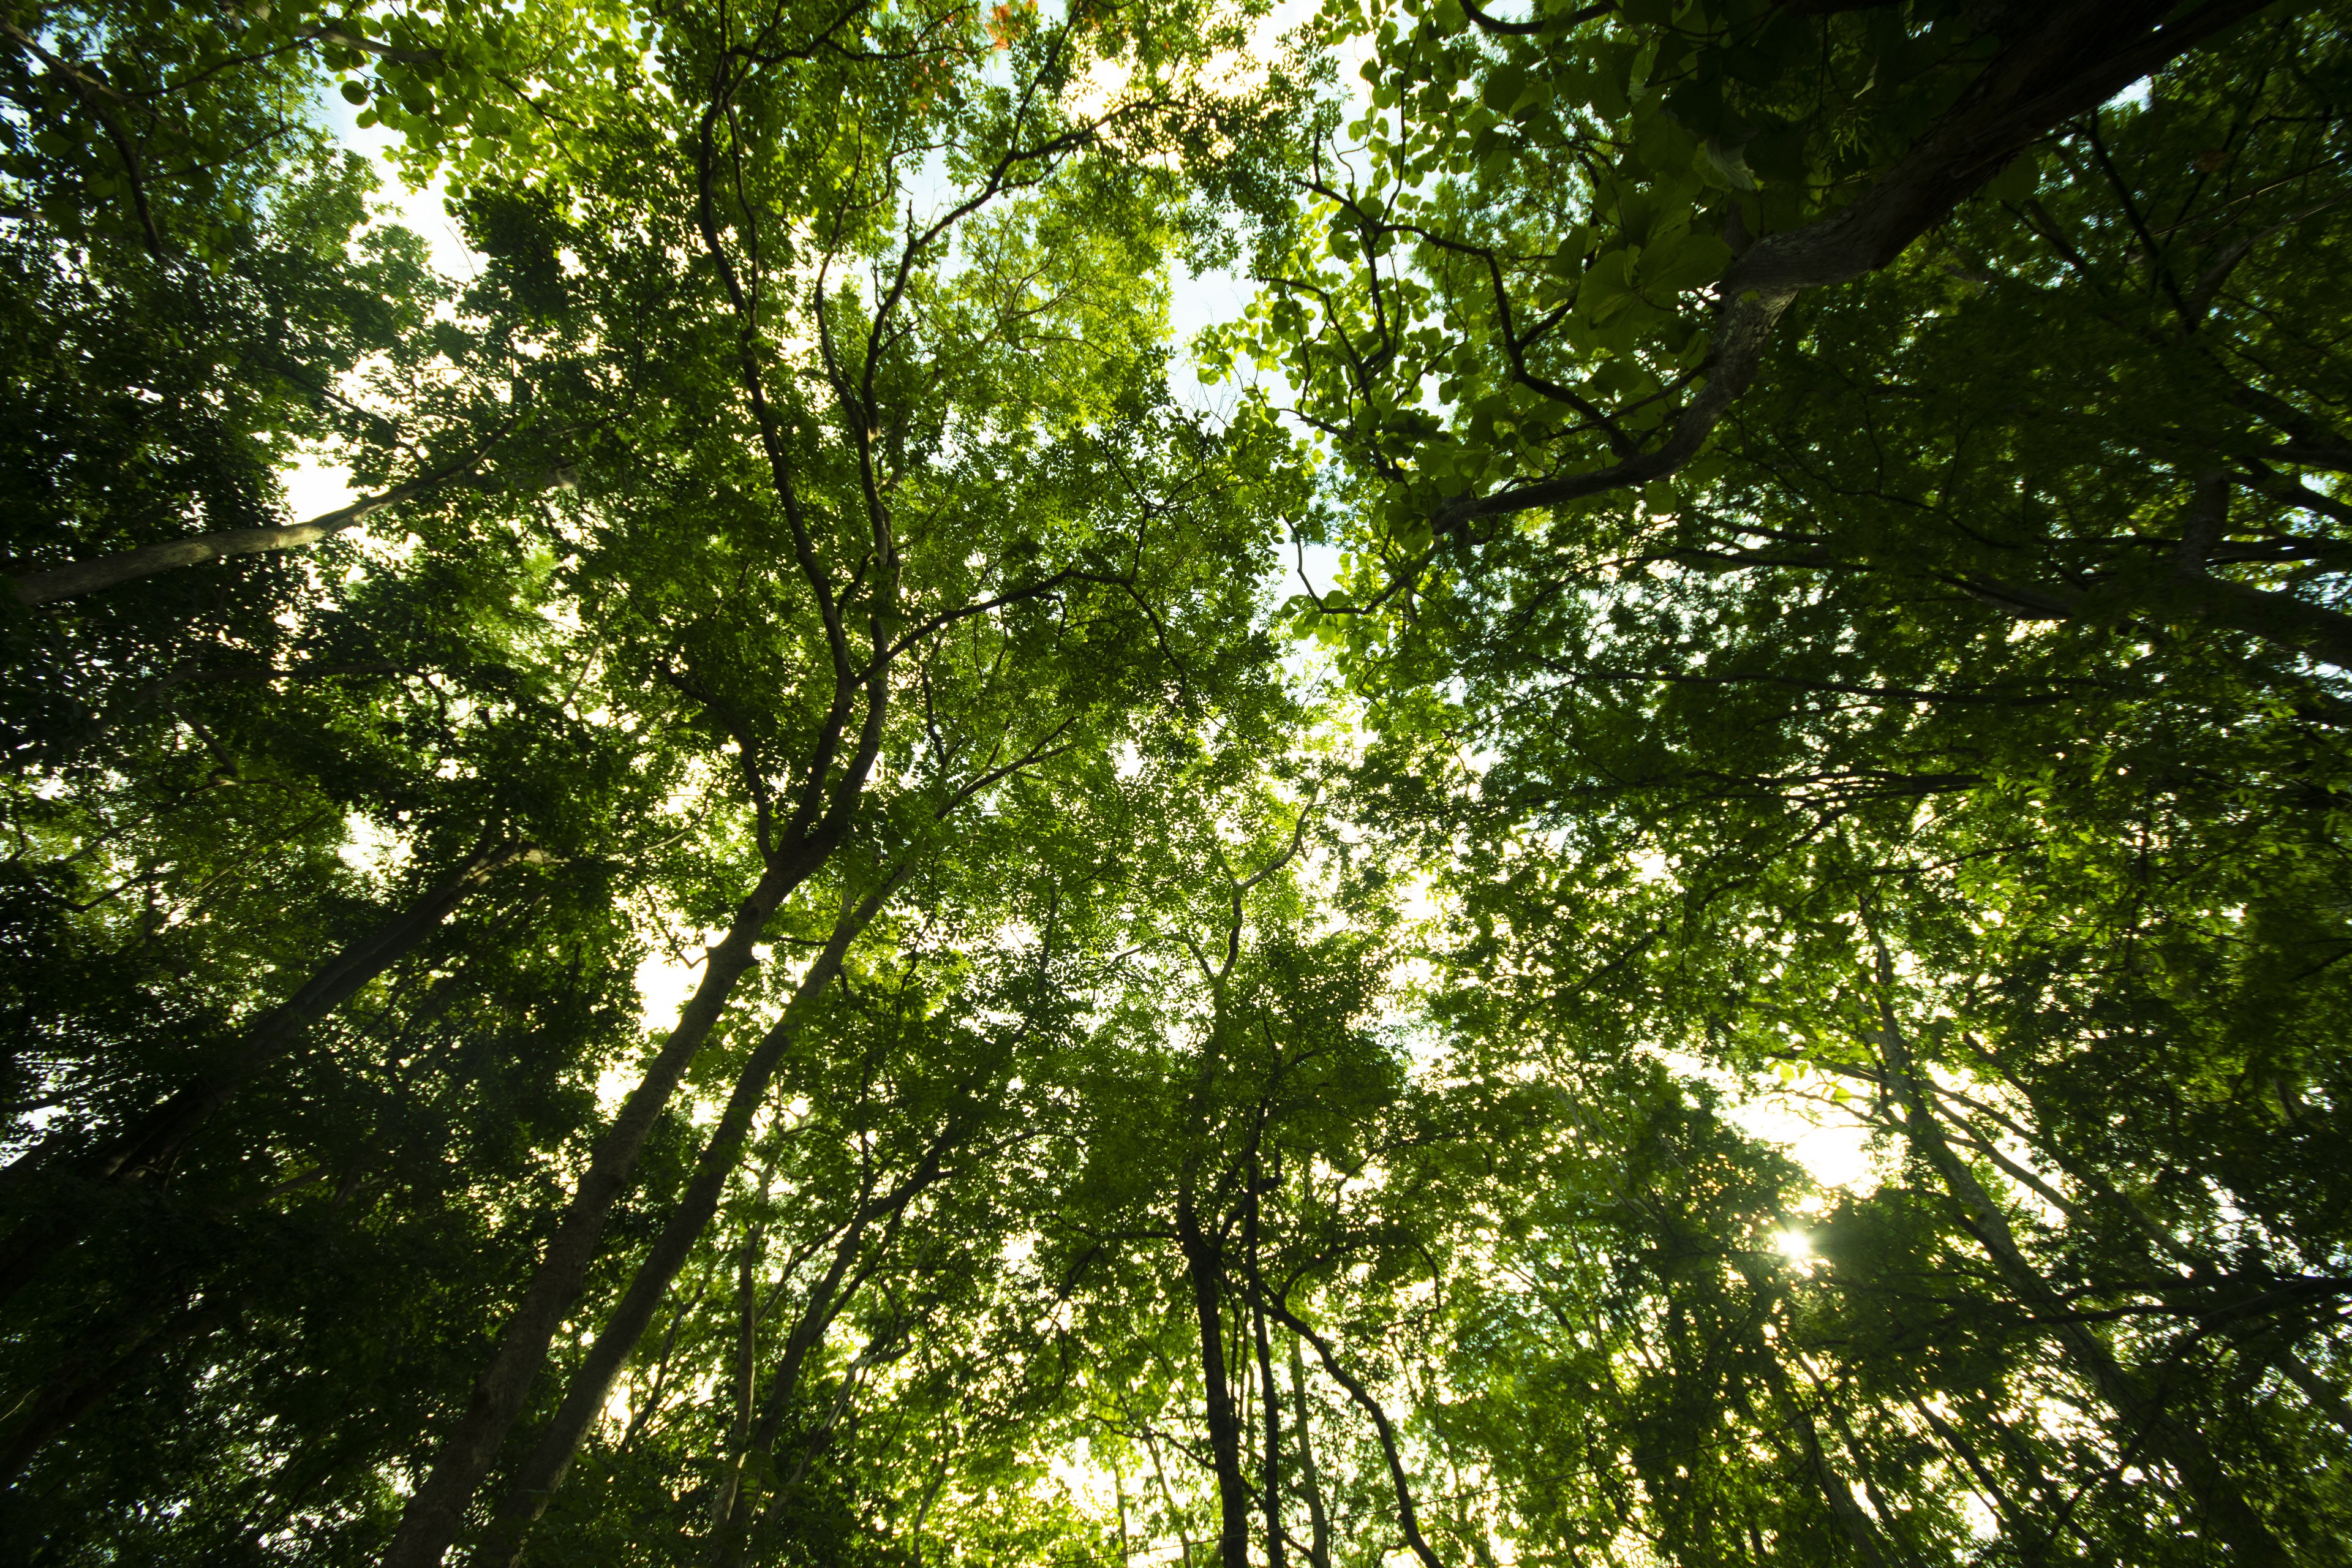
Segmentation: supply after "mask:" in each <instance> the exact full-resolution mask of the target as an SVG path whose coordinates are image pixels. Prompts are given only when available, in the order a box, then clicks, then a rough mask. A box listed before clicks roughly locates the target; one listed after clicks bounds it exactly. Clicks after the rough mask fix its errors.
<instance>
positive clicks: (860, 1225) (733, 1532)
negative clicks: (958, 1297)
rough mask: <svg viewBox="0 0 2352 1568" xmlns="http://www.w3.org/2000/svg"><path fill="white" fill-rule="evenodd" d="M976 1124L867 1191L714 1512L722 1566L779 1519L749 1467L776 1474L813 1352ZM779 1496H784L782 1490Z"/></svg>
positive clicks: (718, 1567) (946, 1135) (735, 1561)
mask: <svg viewBox="0 0 2352 1568" xmlns="http://www.w3.org/2000/svg"><path fill="white" fill-rule="evenodd" d="M970 1127H971V1123H969V1122H966V1123H963V1124H962V1125H961V1127H959V1126H958V1125H957V1124H955V1123H953V1122H951V1123H950V1125H949V1127H948V1128H947V1129H946V1130H945V1131H942V1132H941V1134H940V1137H939V1138H938V1139H936V1140H935V1141H933V1142H932V1143H931V1146H930V1147H929V1149H927V1150H925V1151H924V1152H923V1157H922V1159H920V1160H919V1161H918V1162H917V1163H916V1165H915V1168H914V1169H913V1170H912V1171H911V1172H909V1173H908V1175H907V1176H906V1178H905V1179H904V1180H903V1181H900V1182H899V1183H898V1184H897V1185H895V1186H893V1187H892V1188H891V1189H890V1190H889V1191H888V1192H887V1193H883V1194H879V1195H872V1190H871V1187H870V1185H869V1186H868V1187H867V1189H866V1191H865V1192H863V1193H861V1194H859V1205H858V1208H857V1212H856V1215H854V1216H853V1217H852V1219H851V1221H850V1224H849V1227H848V1229H847V1230H846V1231H845V1232H844V1234H843V1236H842V1238H841V1241H840V1244H839V1245H838V1246H837V1247H835V1249H834V1258H833V1264H832V1266H831V1267H830V1268H827V1269H826V1270H825V1275H824V1279H821V1280H819V1281H818V1282H817V1286H816V1288H815V1289H814V1290H812V1291H811V1292H810V1293H809V1303H808V1307H807V1309H806V1310H804V1311H803V1312H802V1314H801V1319H800V1321H799V1322H797V1323H795V1324H794V1325H793V1332H792V1336H791V1338H790V1339H788V1340H787V1341H786V1342H785V1343H784V1353H783V1356H782V1360H781V1361H780V1362H779V1363H778V1364H777V1367H776V1375H775V1377H774V1379H773V1380H772V1382H771V1383H770V1384H769V1385H768V1395H767V1398H766V1399H764V1400H763V1401H761V1406H760V1419H759V1422H758V1424H757V1425H756V1426H753V1427H752V1429H751V1436H750V1438H749V1440H748V1441H747V1442H746V1443H745V1444H744V1446H743V1449H742V1452H741V1453H740V1454H739V1455H738V1456H737V1462H736V1464H735V1465H734V1466H733V1467H732V1468H730V1470H729V1472H728V1476H727V1479H726V1482H725V1483H724V1489H723V1490H722V1493H721V1504H720V1508H719V1509H717V1510H713V1512H714V1516H715V1526H716V1528H715V1535H716V1538H717V1542H718V1544H717V1548H716V1550H715V1551H714V1552H713V1554H712V1562H713V1564H714V1568H740V1565H741V1564H742V1563H744V1562H745V1561H746V1560H747V1559H748V1558H749V1557H750V1556H751V1554H752V1552H753V1547H754V1545H755V1543H756V1542H757V1539H758V1535H759V1531H761V1529H762V1528H764V1521H766V1520H768V1519H771V1518H772V1517H773V1511H774V1509H775V1507H776V1503H775V1501H771V1502H770V1504H769V1505H768V1507H767V1509H766V1510H762V1511H761V1514H760V1517H759V1518H758V1519H755V1518H754V1517H753V1505H754V1503H755V1502H757V1500H758V1490H757V1488H756V1486H755V1485H746V1484H745V1483H744V1480H743V1476H744V1470H745V1468H746V1466H747V1464H748V1463H749V1461H750V1460H751V1459H752V1458H761V1459H764V1460H766V1461H767V1463H766V1464H765V1465H764V1466H763V1467H761V1468H762V1469H763V1470H764V1471H765V1473H767V1474H771V1475H772V1474H773V1473H774V1468H775V1467H774V1460H775V1450H776V1436H777V1434H778V1433H779V1432H780V1431H782V1428H783V1424H784V1417H785V1416H786V1415H789V1414H791V1411H792V1403H793V1394H795V1393H796V1392H798V1390H799V1387H800V1379H801V1373H802V1371H803V1369H804V1368H805V1366H806V1365H807V1362H808V1358H809V1356H810V1355H811V1354H813V1353H814V1352H815V1350H816V1348H817V1346H818V1345H820V1344H822V1343H823V1342H824V1335H825V1331H826V1330H828V1329H829V1328H831V1327H832V1326H833V1322H834V1320H835V1318H838V1317H839V1316H840V1315H841V1313H842V1311H843V1310H845V1308H847V1306H848V1305H849V1303H850V1301H852V1300H855V1299H856V1295H857V1292H858V1291H859V1290H860V1289H863V1288H864V1286H865V1283H866V1280H867V1279H869V1278H871V1277H872V1274H873V1272H874V1269H875V1268H877V1267H878V1265H879V1263H880V1258H881V1256H882V1254H884V1253H886V1252H887V1250H888V1248H889V1246H890V1241H891V1237H893V1236H894V1235H895V1234H896V1232H897V1229H898V1221H899V1219H900V1218H902V1217H903V1216H904V1215H905V1211H906V1208H907V1205H908V1204H909V1203H911V1202H913V1201H914V1199H915V1196H916V1194H919V1193H920V1192H922V1191H923V1190H924V1189H925V1188H927V1187H929V1185H930V1184H932V1183H934V1182H936V1181H938V1180H939V1179H940V1175H941V1172H942V1168H943V1163H944V1162H945V1160H946V1158H947V1154H948V1152H949V1150H950V1149H951V1148H953V1147H954V1146H955V1145H956V1144H958V1143H959V1142H961V1141H962V1138H963V1137H964V1135H965V1134H966V1133H967V1132H968V1131H969V1130H970ZM884 1218H887V1219H888V1221H889V1225H888V1226H887V1228H886V1229H885V1231H884V1233H883V1237H882V1241H881V1245H880V1246H879V1247H877V1249H876V1257H875V1258H873V1259H871V1260H869V1261H868V1262H867V1263H866V1265H865V1266H863V1267H862V1268H859V1269H858V1270H857V1272H856V1274H855V1275H854V1276H852V1275H850V1274H849V1266H850V1264H851V1263H853V1262H855V1261H856V1258H857V1254H858V1253H859V1251H860V1250H861V1249H862V1248H863V1247H864V1245H865V1240H864V1238H865V1236H866V1231H867V1230H868V1229H869V1228H870V1227H871V1226H873V1224H874V1222H875V1221H876V1220H878V1219H884ZM845 1279H846V1284H845ZM803 1462H804V1463H805V1457H804V1459H803ZM777 1495H778V1497H779V1498H781V1497H782V1491H781V1490H780V1491H779V1492H778V1494H777ZM739 1503H740V1506H738V1505H739Z"/></svg>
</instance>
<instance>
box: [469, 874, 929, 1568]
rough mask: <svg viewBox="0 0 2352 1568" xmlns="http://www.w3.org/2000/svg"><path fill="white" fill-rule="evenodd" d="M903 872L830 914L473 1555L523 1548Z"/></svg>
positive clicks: (485, 1558) (495, 1556)
mask: <svg viewBox="0 0 2352 1568" xmlns="http://www.w3.org/2000/svg"><path fill="white" fill-rule="evenodd" d="M909 869H911V865H910V864H909V863H905V862H902V863H901V864H900V865H899V866H898V868H896V869H895V870H894V871H893V872H892V873H891V875H890V876H889V877H888V878H887V879H885V880H884V881H883V883H882V885H881V886H880V887H878V888H876V889H873V890H872V891H871V892H869V893H868V894H867V895H866V897H865V898H864V899H862V900H859V901H858V902H857V903H856V905H855V906H853V907H852V908H849V909H846V910H843V911H842V913H841V917H840V919H838V920H836V921H834V926H833V935H832V937H831V938H830V939H828V940H827V942H825V944H824V950H823V951H822V952H819V953H818V954H817V957H816V959H815V961H814V963H811V964H810V965H809V967H808V972H807V973H805V974H803V975H802V976H801V981H800V984H798V985H797V986H795V987H794V988H793V997H792V1000H791V1001H790V1002H789V1003H788V1004H786V1005H785V1007H784V1015H783V1016H782V1017H781V1018H779V1019H777V1020H776V1023H775V1026H773V1027H772V1028H771V1029H770V1030H769V1031H768V1032H767V1034H766V1036H765V1037H762V1038H761V1041H760V1044H759V1045H758V1047H755V1048H754V1049H753V1050H752V1052H751V1059H750V1060H749V1061H747V1062H746V1063H745V1064H744V1066H743V1070H742V1072H741V1073H740V1075H739V1076H738V1077H737V1078H736V1080H735V1089H734V1091H733V1092H732V1093H731V1094H730V1095H729V1096H728V1100H727V1109H726V1110H725V1111H724V1112H722V1113H721V1114H720V1116H719V1125H718V1126H717V1127H716V1128H714V1129H713V1130H712V1131H711V1134H710V1138H709V1142H706V1143H704V1145H703V1147H702V1156H701V1158H700V1159H699V1160H698V1161H697V1162H696V1163H695V1168H694V1174H693V1176H692V1177H691V1178H690V1179H689V1180H688V1183H687V1188H686V1193H685V1194H684V1195H683V1196H682V1197H680V1198H679V1200H678V1202H677V1206H676V1207H675V1208H673V1209H672V1210H671V1211H670V1216H669V1220H668V1222H667V1224H665V1225H664V1226H662V1231H661V1235H660V1236H659V1237H656V1240H655V1242H654V1246H653V1250H652V1251H651V1252H650V1253H648V1254H647V1255H646V1260H645V1261H644V1262H643V1263H641V1264H639V1265H638V1266H637V1272H636V1276H635V1279H631V1280H630V1281H629V1288H628V1289H627V1290H626V1291H625V1293H624V1294H623V1295H622V1297H621V1301H620V1305H618V1306H617V1307H615V1308H614V1309H613V1315H612V1316H611V1317H610V1318H609V1319H607V1320H606V1321H605V1324H604V1331H603V1332H602V1333H600V1334H598V1335H597V1336H596V1342H595V1343H594V1344H593V1346H591V1347H590V1348H589V1352H588V1359H587V1360H586V1361H585V1362H584V1363H582V1364H581V1366H580V1369H579V1370H578V1371H577V1372H575V1373H572V1383H571V1386H570V1387H569V1388H568V1389H567V1390H566V1392H565V1394H564V1397H563V1403H562V1405H559V1406H558V1407H557V1408H556V1412H555V1415H554V1418H553V1419H552V1420H551V1421H550V1422H549V1423H548V1426H547V1429H546V1431H544V1432H543V1433H541V1436H540V1440H539V1442H538V1444H537V1445H536V1446H535V1447H533V1448H532V1449H531V1452H530V1457H529V1458H526V1459H525V1460H524V1461H523V1465H522V1468H521V1469H520V1470H519V1471H518V1472H517V1473H516V1476H515V1480H514V1485H513V1488H512V1489H511V1490H509V1493H508V1494H507V1497H506V1499H505V1500H504V1502H502V1503H501V1504H500V1506H499V1510H498V1514H497V1516H496V1518H495V1519H494V1520H493V1521H492V1522H491V1525H490V1530H489V1533H488V1536H487V1537H486V1538H485V1539H484V1541H483V1542H482V1546H481V1549H480V1551H479V1552H478V1553H477V1557H478V1561H480V1562H483V1563H508V1562H510V1561H512V1560H513V1559H514V1558H516V1557H518V1556H519V1555H520V1553H521V1551H522V1542H523V1538H524V1537H525V1535H527V1534H528V1533H529V1531H530V1527H531V1525H532V1524H533V1523H534V1522H536V1521H537V1520H538V1519H539V1516H540V1515H541V1514H542V1513H544V1512H545V1511H546V1510H547V1504H548V1500H550V1499H551V1498H552V1497H553V1496H554V1495H555V1489H557V1488H558V1487H560V1486H562V1484H563V1478H564V1476H565V1474H566V1473H567V1472H569V1471H570V1469H571V1468H572V1459H573V1458H575V1457H576V1456H577V1455H578V1454H579V1452H580V1444H581V1442H582V1440H583V1438H585V1437H586V1436H587V1435H588V1428H589V1426H591V1425H593V1423H594V1421H595V1419H596V1417H597V1416H598V1415H599V1414H601V1413H602V1412H603V1410H604V1402H605V1400H606V1399H607V1398H609V1397H610V1396H611V1394H612V1391H613V1383H614V1379H615V1378H617V1377H619V1376H620V1373H621V1368H622V1367H623V1366H624V1365H625V1363H627V1361H628V1359H629V1356H630V1355H631V1354H632V1353H633V1352H635V1350H636V1348H637V1342H638V1341H640V1340H642V1339H643V1338H644V1337H645V1333H646V1328H647V1326H648V1325H650V1324H651V1323H652V1321H653V1317H654V1312H655V1310H656V1309H657V1308H659V1307H660V1305H661V1301H662V1298H663V1297H664V1296H666V1295H667V1294H668V1292H669V1288H670V1283H671V1281H673V1280H674V1279H677V1271H678V1270H679V1269H680V1268H684V1267H685V1265H686V1259H687V1257H688V1254H689V1253H691V1252H692V1251H693V1250H694V1244H695V1243H696V1242H698V1241H699V1240H700V1239H702V1233H703V1231H704V1230H705V1229H706V1228H708V1227H709V1224H710V1219H711V1216H712V1215H715V1214H717V1213H718V1212H719V1198H720V1196H721V1195H722V1194H724V1193H725V1191H726V1189H727V1182H728V1178H730V1176H732V1175H733V1174H734V1173H735V1168H736V1166H737V1165H738V1164H740V1163H741V1161H742V1158H743V1151H744V1149H745V1147H746V1146H747V1145H748V1144H749V1142H750V1141H751V1122H752V1120H753V1118H754V1117H756V1116H757V1115H758V1113H759V1110H760V1104H761V1101H762V1100H765V1099H767V1096H768V1087H769V1085H770V1084H771V1083H772V1082H773V1081H774V1079H775V1076H776V1071H777V1069H778V1068H781V1067H782V1065H783V1059H784V1053H785V1052H786V1051H787V1050H789V1049H791V1047H792V1045H793V1041H795V1040H797V1039H798V1038H799V1037H800V1035H801V1031H802V1030H803V1028H805V1027H806V1026H807V1025H808V1021H809V1020H810V1019H811V1018H812V1017H814V1016H815V1015H816V1013H817V1011H818V1010H819V1009H820V1008H821V1007H822V1006H823V1005H824V994H825V990H826V988H827V987H828V986H830V985H831V984H833V982H834V981H835V978H836V977H838V976H839V975H840V973H841V966H842V961H843V960H844V959H845V957H846V956H847V955H848V952H849V944H850V943H851V942H855V941H856V939H857V937H858V935H859V933H860V932H862V931H865V929H866V926H868V925H869V924H871V923H872V922H873V920H874V917H875V916H876V915H877V914H878V913H880V912H881V910H882V906H883V905H884V904H886V903H887V902H888V901H889V899H890V895H891V894H893V893H895V892H896V891H898V884H899V883H901V882H902V881H904V880H905V879H906V877H907V874H908V870H909Z"/></svg>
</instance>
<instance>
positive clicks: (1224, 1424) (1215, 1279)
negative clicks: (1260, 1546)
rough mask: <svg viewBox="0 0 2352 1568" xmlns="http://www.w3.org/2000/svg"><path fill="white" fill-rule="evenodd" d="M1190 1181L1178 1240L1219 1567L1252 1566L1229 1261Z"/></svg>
mask: <svg viewBox="0 0 2352 1568" xmlns="http://www.w3.org/2000/svg"><path fill="white" fill-rule="evenodd" d="M1190 1188H1191V1182H1190V1180H1189V1179H1188V1180H1187V1181H1186V1183H1185V1184H1184V1188H1183V1190H1181V1191H1180V1192H1179V1193H1178V1194H1177V1199H1176V1242H1177V1246H1178V1247H1180V1248H1181V1250H1182V1252H1183V1254H1184V1276H1185V1279H1186V1282H1187V1283H1189V1284H1190V1285H1191V1287H1192V1315H1193V1318H1194V1320H1195V1321H1196V1322H1197V1323H1198V1325H1199V1330H1200V1342H1201V1394H1202V1398H1203V1400H1204V1401H1205V1402H1206V1404H1207V1406H1208V1427H1209V1452H1210V1455H1211V1457H1212V1458H1213V1460H1214V1462H1215V1465H1216V1470H1217V1507H1218V1512H1219V1516H1220V1528H1219V1531H1218V1534H1217V1562H1218V1564H1219V1568H1250V1563H1249V1516H1250V1486H1249V1482H1248V1481H1247V1480H1246V1479H1244V1478H1243V1476H1242V1452H1241V1427H1240V1425H1239V1422H1238V1419H1237V1417H1236V1416H1235V1415H1234V1393H1233V1388H1232V1385H1231V1384H1228V1383H1227V1382H1226V1379H1225V1338H1224V1334H1225V1325H1224V1300H1223V1297H1224V1260H1223V1258H1222V1257H1220V1256H1219V1253H1218V1249H1217V1247H1216V1244H1215V1243H1214V1242H1213V1241H1212V1240H1211V1239H1210V1237H1208V1236H1207V1235H1205V1234H1204V1233H1203V1232H1202V1229H1201V1216H1200V1214H1199V1212H1198V1211H1197V1210H1196V1209H1195V1208H1194V1206H1193V1198H1192V1192H1191V1190H1190Z"/></svg>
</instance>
